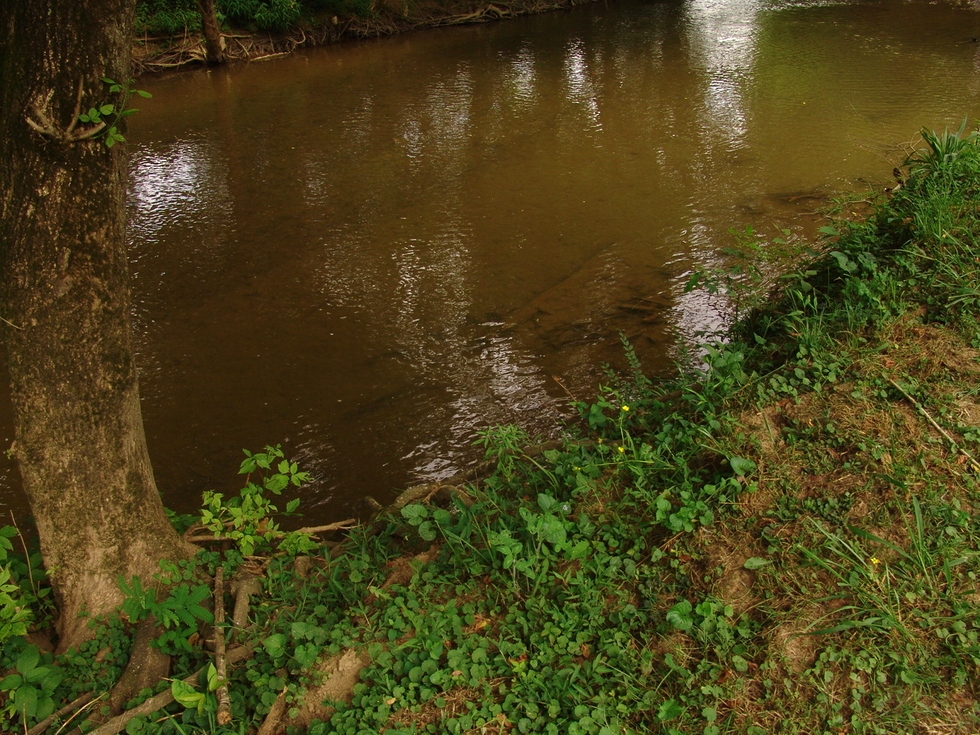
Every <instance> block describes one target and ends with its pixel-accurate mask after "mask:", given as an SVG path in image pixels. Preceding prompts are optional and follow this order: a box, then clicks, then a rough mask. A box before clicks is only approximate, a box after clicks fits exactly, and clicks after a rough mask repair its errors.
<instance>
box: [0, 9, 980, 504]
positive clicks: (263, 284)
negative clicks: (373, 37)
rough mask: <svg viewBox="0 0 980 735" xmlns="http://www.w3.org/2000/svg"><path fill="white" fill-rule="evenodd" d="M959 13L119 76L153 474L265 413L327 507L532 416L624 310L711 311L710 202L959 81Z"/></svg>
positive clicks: (667, 13)
mask: <svg viewBox="0 0 980 735" xmlns="http://www.w3.org/2000/svg"><path fill="white" fill-rule="evenodd" d="M974 36H980V15H977V14H975V13H972V12H969V11H965V10H956V9H952V8H950V7H947V6H946V5H942V4H939V5H932V4H927V3H925V2H898V1H896V0H889V1H888V2H826V1H825V2H776V1H774V0H727V1H726V0H687V1H685V2H636V1H635V0H625V1H621V2H615V3H608V4H597V5H593V6H586V7H580V8H578V9H576V10H574V11H571V12H565V13H559V14H549V15H544V16H537V17H531V18H525V19H521V20H517V21H512V22H507V23H499V24H493V25H481V26H470V27H462V28H453V29H446V30H438V31H429V32H420V33H413V34H409V35H404V36H402V37H396V38H391V39H386V40H380V41H373V42H364V43H352V44H348V45H343V46H337V47H333V48H325V49H320V50H314V51H310V52H307V53H303V54H300V55H296V56H293V57H290V58H285V59H279V60H275V61H270V62H266V63H253V64H251V65H247V66H237V67H234V68H231V69H221V70H215V71H207V70H202V71H196V72H185V73H180V74H177V75H174V76H172V77H170V78H152V79H144V80H142V81H141V83H140V86H141V87H143V88H145V89H147V90H148V91H150V92H152V93H153V95H154V97H153V99H152V100H146V101H142V100H141V103H140V105H139V106H140V108H141V109H140V112H139V114H138V115H137V116H136V117H135V118H133V119H132V120H133V122H132V131H131V135H130V142H129V143H128V146H129V149H130V152H131V162H130V178H131V181H130V186H129V194H130V200H129V216H130V240H131V256H132V269H133V301H134V317H135V320H134V323H135V330H136V339H137V346H138V352H139V355H138V359H139V363H140V365H141V389H142V395H143V415H144V418H145V422H146V430H147V435H148V441H149V445H150V451H151V455H152V457H153V461H154V467H155V470H156V474H157V478H158V482H159V485H160V489H161V491H162V493H163V495H164V500H165V502H166V503H167V505H169V506H171V507H173V508H176V509H178V510H181V511H189V510H192V509H193V508H195V507H197V501H198V498H199V495H200V492H201V491H203V490H207V489H218V490H222V491H229V490H233V489H235V488H236V487H237V486H238V484H239V481H238V478H237V477H236V474H235V473H236V470H237V465H238V462H239V460H240V458H241V449H242V448H243V447H248V448H251V449H258V448H261V447H262V446H263V445H264V444H266V443H278V442H282V443H283V445H284V447H285V448H286V450H287V452H288V453H289V454H290V455H293V456H295V457H297V458H298V459H299V460H300V462H301V463H302V464H303V465H304V466H305V467H306V468H308V469H309V470H310V471H312V473H313V474H314V476H315V482H314V483H312V484H311V485H310V486H309V487H308V488H307V490H306V491H305V502H304V507H305V509H306V512H307V520H310V519H311V518H312V519H314V520H328V519H334V518H337V517H340V516H345V515H347V514H349V513H351V512H352V509H356V505H357V501H358V500H359V499H360V498H361V497H362V496H364V495H365V494H369V495H372V496H374V497H375V498H377V499H378V500H380V501H382V502H384V501H385V500H388V499H390V498H391V497H392V496H393V494H394V493H395V492H397V491H398V490H399V489H402V488H404V487H406V486H408V485H411V484H414V483H417V482H420V481H424V480H429V479H436V478H447V477H450V476H452V475H454V474H455V473H457V472H458V471H460V470H461V469H464V468H466V467H467V466H470V465H471V464H472V463H473V462H474V461H475V460H476V459H477V457H478V452H477V451H476V450H474V448H473V446H472V441H473V440H474V438H475V435H476V432H477V431H479V430H480V429H482V428H484V427H486V426H487V425H488V424H495V423H518V424H520V425H522V426H524V427H525V428H527V429H528V430H529V431H531V432H533V433H540V434H544V435H548V434H554V433H555V432H556V430H557V429H556V427H557V426H558V424H559V422H560V420H561V419H562V417H563V416H568V415H569V413H570V412H569V410H568V405H569V400H570V399H569V396H570V395H573V396H575V397H576V398H578V399H588V398H591V397H592V396H594V395H595V390H596V386H597V385H598V383H599V382H600V380H601V379H602V372H601V370H600V367H599V366H600V365H601V364H602V363H604V362H610V363H613V364H622V362H623V356H622V350H621V348H620V346H619V338H618V335H619V333H620V332H623V333H624V334H626V335H627V336H628V337H629V338H630V339H631V340H632V342H633V344H634V345H635V346H636V349H637V351H638V353H639V354H640V356H641V357H642V359H643V362H644V364H645V366H646V368H647V369H648V370H649V371H651V372H656V371H663V370H665V369H667V368H668V366H669V365H670V363H671V359H672V357H673V355H674V354H675V345H676V344H678V341H679V340H683V339H687V340H691V339H694V338H695V334H696V332H697V331H698V330H700V329H704V328H706V327H710V326H712V325H715V324H717V322H718V318H719V317H718V313H719V311H718V310H719V308H720V306H721V305H719V304H717V303H713V302H712V301H711V300H709V299H707V298H706V297H704V296H701V295H698V294H688V295H686V294H684V293H683V286H684V283H685V281H686V279H687V276H688V274H689V273H690V271H691V270H692V268H694V267H696V266H698V265H710V264H712V263H716V262H718V259H719V255H720V249H721V248H723V247H725V246H729V245H731V244H732V243H733V238H732V236H731V234H729V230H730V228H738V229H742V228H744V227H746V226H752V227H753V228H754V229H755V230H757V231H759V232H763V233H768V234H775V233H777V232H778V231H779V230H780V229H782V228H788V229H790V230H791V231H792V232H793V233H794V236H802V235H808V234H812V233H813V232H814V231H815V230H816V228H817V227H819V225H820V224H821V223H820V220H819V218H818V217H816V216H814V215H813V214H812V210H813V209H814V208H815V207H818V206H820V205H821V203H822V202H823V200H824V197H825V196H826V195H827V194H829V193H831V192H834V191H838V190H850V191H862V190H867V189H869V188H881V187H883V186H886V185H887V184H888V177H889V176H890V172H891V170H892V167H893V166H894V165H895V164H896V163H898V162H900V161H901V159H902V158H903V150H904V149H903V145H904V144H907V143H908V142H909V141H911V140H912V139H913V137H914V134H915V132H916V131H917V130H918V129H919V128H920V127H922V126H927V127H931V128H936V129H942V128H944V127H956V126H958V125H959V123H960V121H962V120H963V119H964V117H968V118H969V119H970V120H971V121H972V120H973V119H974V118H975V117H976V116H977V115H978V113H980V105H978V102H980V55H978V51H980V45H978V44H977V43H976V42H975V39H974ZM11 439H12V429H11V420H10V409H9V397H8V396H7V395H6V393H3V394H0V440H2V442H3V443H4V444H9V442H10V441H11ZM0 462H2V463H3V464H2V465H0V505H3V506H10V507H13V508H15V509H20V508H23V500H22V499H21V495H20V490H19V485H18V482H19V481H18V479H17V474H16V469H15V468H14V467H13V466H12V464H11V463H9V461H8V460H6V459H0ZM5 515H6V514H5Z"/></svg>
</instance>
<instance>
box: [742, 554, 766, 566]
mask: <svg viewBox="0 0 980 735" xmlns="http://www.w3.org/2000/svg"><path fill="white" fill-rule="evenodd" d="M769 564H772V562H771V561H769V560H768V559H763V558H762V557H761V556H750V557H749V558H748V559H746V560H745V562H744V563H743V564H742V567H743V568H745V569H761V568H762V567H764V566H768V565H769Z"/></svg>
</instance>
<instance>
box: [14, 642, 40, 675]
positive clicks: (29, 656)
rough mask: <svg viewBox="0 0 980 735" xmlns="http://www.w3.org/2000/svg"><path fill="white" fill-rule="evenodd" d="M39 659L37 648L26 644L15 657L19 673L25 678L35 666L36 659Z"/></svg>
mask: <svg viewBox="0 0 980 735" xmlns="http://www.w3.org/2000/svg"><path fill="white" fill-rule="evenodd" d="M40 660H41V653H40V651H38V650H37V646H28V647H27V648H25V649H24V650H23V652H22V653H21V654H20V656H18V657H17V664H16V668H17V671H18V672H19V673H20V674H23V676H24V677H25V678H26V677H28V676H29V675H30V674H31V672H32V671H34V669H35V668H36V667H37V664H38V661H40Z"/></svg>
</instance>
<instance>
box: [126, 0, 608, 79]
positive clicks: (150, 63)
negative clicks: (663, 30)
mask: <svg viewBox="0 0 980 735" xmlns="http://www.w3.org/2000/svg"><path fill="white" fill-rule="evenodd" d="M588 1H590V0H503V1H499V2H489V1H488V0H217V2H216V3H214V9H215V14H216V20H217V22H218V23H219V25H220V27H221V36H222V39H223V43H224V45H225V48H224V57H225V58H226V59H227V60H238V61H241V60H259V59H265V58H270V57H273V56H278V55H280V54H284V53H289V52H292V51H295V50H296V49H297V48H300V47H303V46H319V45H324V44H328V43H336V42H337V41H340V40H343V39H354V38H372V37H375V36H385V35H391V34H394V33H399V32H401V31H408V30H415V29H418V28H434V27H439V26H447V25H461V24H465V23H481V22H486V21H491V20H502V19H504V18H514V17H517V16H521V15H529V14H533V13H541V12H544V11H546V10H557V9H559V8H569V7H573V6H575V5H580V4H582V3H583V2H588ZM133 60H134V63H135V66H136V70H137V72H139V73H142V72H148V71H164V70H167V69H172V68H176V67H181V66H185V65H188V64H200V63H206V62H207V61H208V60H209V56H208V50H207V48H206V43H205V40H204V38H203V32H202V21H201V10H200V4H199V0H140V2H139V4H138V5H137V14H136V47H135V48H134V52H133Z"/></svg>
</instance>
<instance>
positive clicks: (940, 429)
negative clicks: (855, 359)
mask: <svg viewBox="0 0 980 735" xmlns="http://www.w3.org/2000/svg"><path fill="white" fill-rule="evenodd" d="M887 380H888V382H889V383H891V384H892V385H893V386H895V388H896V389H897V390H898V392H899V393H901V394H902V395H903V396H905V398H906V399H908V401H909V403H911V404H912V405H913V406H915V407H916V409H917V410H918V411H919V413H921V414H922V415H923V416H925V417H926V420H928V421H929V423H930V424H932V425H933V427H935V429H936V431H938V432H939V433H940V434H942V435H943V436H944V437H946V440H947V441H948V442H949V443H950V444H951V445H952V447H953V449H955V450H956V451H957V452H959V453H960V454H962V455H963V456H964V457H966V458H967V460H969V462H970V464H971V465H973V469H975V470H977V471H980V462H977V460H976V459H975V458H974V457H973V455H972V454H970V453H969V452H968V451H966V450H965V449H964V448H963V447H961V446H960V445H959V444H957V443H956V440H955V439H953V437H951V436H950V435H949V434H948V433H947V431H946V430H945V429H944V428H943V427H942V426H940V425H939V424H937V423H936V421H935V419H933V418H932V416H930V415H929V412H928V411H926V409H925V407H924V406H923V405H922V404H921V403H919V402H918V401H917V400H915V399H914V398H913V397H912V396H910V395H909V394H908V393H907V392H906V391H905V389H904V388H903V387H902V386H900V385H899V384H898V383H896V382H895V381H894V380H892V379H891V378H887Z"/></svg>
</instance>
